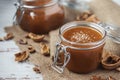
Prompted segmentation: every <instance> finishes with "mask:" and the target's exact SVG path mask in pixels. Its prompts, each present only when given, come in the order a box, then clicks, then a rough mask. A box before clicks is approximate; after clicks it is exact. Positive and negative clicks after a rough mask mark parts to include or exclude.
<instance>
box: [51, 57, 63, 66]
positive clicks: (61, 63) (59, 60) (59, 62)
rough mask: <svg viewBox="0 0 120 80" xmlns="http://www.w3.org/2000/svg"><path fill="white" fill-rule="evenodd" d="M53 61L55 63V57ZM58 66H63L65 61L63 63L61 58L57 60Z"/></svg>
mask: <svg viewBox="0 0 120 80" xmlns="http://www.w3.org/2000/svg"><path fill="white" fill-rule="evenodd" d="M52 61H53V62H54V56H52ZM56 65H57V66H62V65H63V61H62V59H61V58H60V56H59V57H58V59H57V63H56Z"/></svg>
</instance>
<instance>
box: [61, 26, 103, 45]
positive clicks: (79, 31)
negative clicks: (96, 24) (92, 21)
mask: <svg viewBox="0 0 120 80" xmlns="http://www.w3.org/2000/svg"><path fill="white" fill-rule="evenodd" d="M63 36H64V38H65V39H67V40H69V41H72V42H77V43H90V42H96V41H99V40H101V39H102V35H101V34H100V32H98V31H97V30H95V29H93V28H89V27H84V26H81V27H76V28H72V29H69V30H66V31H65V32H64V33H63Z"/></svg>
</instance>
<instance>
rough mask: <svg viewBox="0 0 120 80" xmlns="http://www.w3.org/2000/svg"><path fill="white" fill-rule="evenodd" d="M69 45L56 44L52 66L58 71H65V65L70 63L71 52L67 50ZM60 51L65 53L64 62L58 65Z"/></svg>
mask: <svg viewBox="0 0 120 80" xmlns="http://www.w3.org/2000/svg"><path fill="white" fill-rule="evenodd" d="M66 48H67V46H63V45H61V44H60V43H57V44H56V53H55V56H54V62H53V64H52V68H53V69H54V70H56V71H57V72H58V73H63V71H64V68H65V66H66V65H67V64H68V62H69V60H70V54H69V53H68V52H67V51H66ZM60 51H63V53H64V63H63V65H62V66H59V65H57V60H58V57H59V54H60Z"/></svg>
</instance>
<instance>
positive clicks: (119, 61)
mask: <svg viewBox="0 0 120 80" xmlns="http://www.w3.org/2000/svg"><path fill="white" fill-rule="evenodd" d="M101 63H102V66H103V67H104V68H105V69H109V70H111V69H116V68H117V67H119V66H120V57H119V56H117V55H112V54H109V55H108V56H106V57H105V58H103V60H102V62H101Z"/></svg>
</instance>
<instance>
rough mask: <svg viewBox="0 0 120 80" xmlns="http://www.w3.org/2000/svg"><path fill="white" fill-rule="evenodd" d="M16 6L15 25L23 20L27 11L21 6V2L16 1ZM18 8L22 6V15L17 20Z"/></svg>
mask: <svg viewBox="0 0 120 80" xmlns="http://www.w3.org/2000/svg"><path fill="white" fill-rule="evenodd" d="M14 6H15V7H16V12H15V14H14V16H13V25H17V24H19V23H20V22H21V20H22V18H23V15H24V13H25V10H24V8H23V7H21V5H20V2H15V3H14ZM18 8H20V16H19V18H18V21H16V15H17V10H18Z"/></svg>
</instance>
